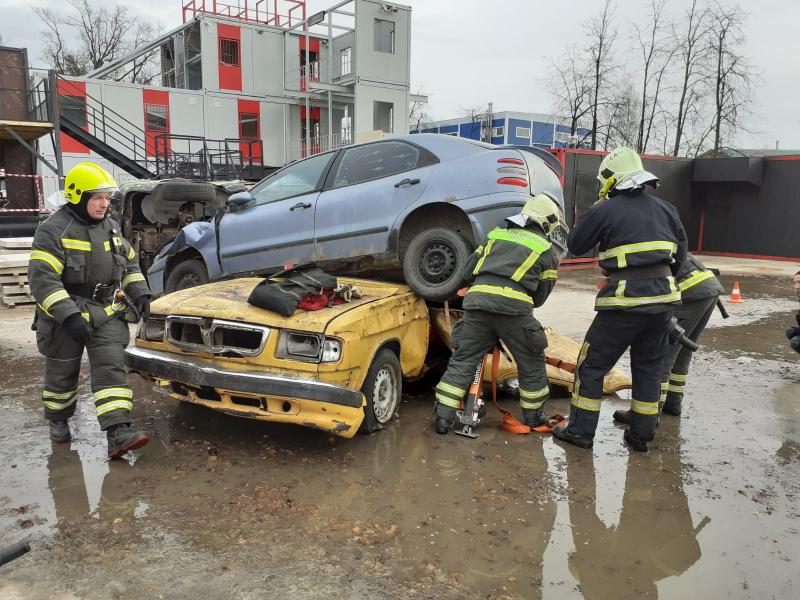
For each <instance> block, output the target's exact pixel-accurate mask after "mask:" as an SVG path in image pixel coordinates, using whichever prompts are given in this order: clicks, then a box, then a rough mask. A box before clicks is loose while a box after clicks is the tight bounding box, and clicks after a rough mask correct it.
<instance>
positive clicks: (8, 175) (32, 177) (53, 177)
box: [0, 169, 64, 180]
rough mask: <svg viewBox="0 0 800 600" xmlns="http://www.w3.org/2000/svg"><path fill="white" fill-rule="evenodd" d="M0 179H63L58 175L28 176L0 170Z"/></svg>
mask: <svg viewBox="0 0 800 600" xmlns="http://www.w3.org/2000/svg"><path fill="white" fill-rule="evenodd" d="M0 177H26V178H29V179H40V180H41V179H64V178H63V177H59V176H58V175H29V174H27V173H3V171H2V169H0Z"/></svg>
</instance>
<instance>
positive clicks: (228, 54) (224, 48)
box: [219, 38, 239, 67]
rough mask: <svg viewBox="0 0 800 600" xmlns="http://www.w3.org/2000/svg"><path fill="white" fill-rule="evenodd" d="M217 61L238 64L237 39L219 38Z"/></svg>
mask: <svg viewBox="0 0 800 600" xmlns="http://www.w3.org/2000/svg"><path fill="white" fill-rule="evenodd" d="M219 62H221V63H222V64H224V65H231V66H233V67H238V66H239V40H231V39H228V38H219Z"/></svg>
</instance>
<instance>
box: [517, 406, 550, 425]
mask: <svg viewBox="0 0 800 600" xmlns="http://www.w3.org/2000/svg"><path fill="white" fill-rule="evenodd" d="M545 421H547V415H546V414H545V412H544V409H543V408H536V409H532V408H523V409H522V422H523V423H525V425H527V426H528V427H539V425H544V423H545Z"/></svg>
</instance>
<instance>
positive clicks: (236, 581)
mask: <svg viewBox="0 0 800 600" xmlns="http://www.w3.org/2000/svg"><path fill="white" fill-rule="evenodd" d="M734 275H735V274H734V273H730V274H729V275H726V277H725V279H724V283H725V284H726V286H727V287H728V289H730V283H731V281H732V278H733V276H734ZM737 278H738V279H740V281H741V283H742V289H743V292H744V294H745V297H746V298H747V302H746V303H745V304H740V305H732V306H731V307H730V311H731V313H732V318H731V319H730V320H729V321H727V322H722V321H721V320H720V319H719V318H718V317H715V318H714V320H713V321H712V322H711V325H710V328H709V330H708V331H707V333H706V336H705V337H704V338H703V340H702V342H703V344H704V348H703V350H702V351H701V353H700V354H699V355H698V356H697V357H696V359H695V362H694V364H693V370H692V373H691V376H690V380H689V385H688V390H689V392H688V396H687V399H686V401H685V403H686V410H685V412H684V415H683V417H682V418H673V417H666V416H665V417H663V418H662V421H661V426H660V427H659V430H658V437H657V440H656V442H655V444H654V449H653V450H652V451H651V452H650V453H649V454H647V455H640V454H635V453H631V452H629V451H628V450H627V449H626V448H625V447H624V446H623V445H622V430H621V429H620V428H618V427H617V426H615V425H614V424H613V422H612V420H611V413H612V412H613V410H615V409H617V408H623V407H626V405H627V402H626V400H625V399H624V398H609V399H607V401H605V402H604V406H603V411H602V415H601V425H600V428H599V431H598V436H597V441H596V443H595V448H594V451H593V452H586V451H582V450H579V449H577V448H572V447H563V446H561V445H559V444H556V443H554V442H553V440H552V439H551V438H550V437H549V436H541V435H533V436H514V435H511V434H508V433H505V432H503V431H501V430H499V429H498V428H497V426H496V424H497V418H496V416H494V415H492V414H491V412H490V418H489V419H488V421H487V422H486V423H484V424H482V426H481V428H480V437H479V438H478V439H477V440H472V441H471V440H467V439H464V438H459V437H456V436H453V435H450V436H446V437H442V436H437V435H436V434H434V433H433V432H432V430H431V428H430V425H429V420H430V415H431V406H432V394H431V392H430V387H428V388H426V387H425V386H416V387H415V388H413V389H411V390H409V392H408V393H407V394H406V395H405V396H404V399H403V403H402V406H401V416H400V419H399V421H398V423H397V424H395V425H394V426H392V427H390V428H388V429H387V430H384V431H382V432H379V433H377V434H374V435H370V436H357V437H356V438H354V439H353V440H343V439H339V438H335V437H331V436H328V435H325V434H323V433H320V432H318V431H313V430H310V429H303V428H295V427H288V426H277V425H270V424H265V423H256V422H251V421H247V420H242V419H237V418H235V417H229V416H224V415H220V414H216V413H214V412H212V411H210V410H206V409H204V408H200V407H195V406H192V405H187V404H181V403H178V402H177V401H175V400H172V399H170V398H167V397H165V396H161V395H159V394H158V393H156V392H154V391H153V390H152V389H151V388H150V387H149V386H147V385H145V384H143V383H142V382H141V381H139V380H137V379H135V378H133V377H132V378H131V381H132V383H133V385H134V390H135V393H136V398H137V405H136V410H135V418H136V421H137V424H138V425H140V426H142V427H145V428H146V429H148V430H149V431H151V432H152V433H153V439H152V442H151V444H150V445H149V446H148V447H146V448H145V449H144V450H142V451H141V452H138V453H136V455H135V456H133V457H131V458H130V460H128V461H116V462H112V463H109V462H107V461H106V460H105V439H104V437H103V436H102V435H101V433H100V432H99V430H98V428H97V424H96V420H95V418H94V415H93V411H92V406H91V401H90V394H89V389H88V381H87V380H85V379H83V380H82V387H81V397H80V399H79V408H78V413H77V415H76V418H75V419H74V420H73V423H72V426H73V432H74V436H75V439H74V441H73V442H72V444H70V445H59V446H52V445H51V444H50V442H49V441H48V439H47V429H46V426H45V423H44V421H43V420H42V417H41V409H40V399H39V394H40V369H41V360H40V359H39V357H38V356H37V355H36V354H35V348H34V346H33V344H32V340H33V337H32V334H31V332H30V331H29V330H28V325H29V319H30V312H23V311H21V310H19V309H16V310H6V311H0V360H2V364H3V367H2V374H0V382H2V390H3V393H2V397H1V398H0V414H1V415H2V418H1V419H0V545H2V546H5V545H9V544H11V543H13V542H16V541H18V540H20V539H23V538H26V537H27V538H29V539H30V540H31V546H32V547H33V550H32V552H31V553H30V554H28V555H26V556H25V557H23V558H21V559H19V560H17V561H15V562H14V563H12V564H9V565H6V566H5V567H0V598H3V599H4V600H17V599H26V600H27V599H34V598H35V599H38V598H48V599H49V598H53V597H59V598H64V599H81V600H83V599H109V598H134V597H136V598H168V599H172V598H175V599H192V600H196V599H197V598H214V599H216V598H220V599H226V600H227V599H231V600H234V599H236V600H245V599H248V600H249V599H262V598H291V599H294V598H303V599H305V598H325V599H331V598H343V599H344V598H347V599H361V598H363V599H367V598H370V599H372V598H387V599H388V598H401V597H402V598H437V599H438V598H540V597H541V598H592V599H594V598H609V599H622V598H657V597H658V598H758V599H765V598H796V597H797V588H798V585H799V584H800V403H799V402H800V356H798V355H796V354H794V353H793V352H792V351H791V350H790V349H789V348H788V344H787V342H786V339H785V338H784V337H783V330H784V329H785V328H786V327H787V326H788V325H789V324H790V322H791V320H792V311H793V310H796V309H797V302H796V301H792V299H791V297H790V293H791V291H790V279H787V278H786V277H777V276H752V275H748V276H737ZM595 280H596V275H595V274H594V273H593V272H587V271H581V272H570V273H566V274H565V275H564V276H563V278H562V281H561V282H560V283H559V287H558V288H557V291H556V294H555V296H554V297H553V300H551V301H550V303H549V304H548V306H546V307H545V309H544V310H542V311H541V312H540V313H539V316H540V318H541V319H542V320H543V321H544V322H545V323H547V324H549V325H552V326H554V327H556V328H557V329H560V330H561V331H564V332H565V333H567V334H569V335H572V336H575V337H577V338H579V337H580V336H581V335H582V333H583V331H585V328H586V325H587V324H588V322H589V320H590V319H591V317H592V311H591V297H592V295H593V291H594V285H593V284H594V282H595ZM623 366H624V364H623ZM504 403H505V404H506V405H507V406H508V407H510V408H512V410H518V409H517V408H516V407H514V406H513V405H514V402H513V400H512V399H510V398H508V399H506V400H505V402H504ZM548 410H549V411H550V412H561V413H566V412H567V411H568V400H567V399H566V398H565V397H561V398H558V399H555V400H553V401H551V403H550V405H549V406H548Z"/></svg>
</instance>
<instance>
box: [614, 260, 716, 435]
mask: <svg viewBox="0 0 800 600" xmlns="http://www.w3.org/2000/svg"><path fill="white" fill-rule="evenodd" d="M675 280H676V282H677V284H678V289H679V290H680V292H681V304H680V305H678V306H676V307H675V309H674V313H673V316H675V318H677V319H678V325H680V326H681V327H682V328H683V329H685V330H686V337H688V338H689V339H690V340H692V341H693V342H696V341H697V340H698V338H699V337H700V334H702V333H703V330H704V329H705V328H706V325H707V324H708V320H709V319H710V318H711V314H712V313H713V312H714V309H715V308H716V306H717V300H718V298H719V295H720V294H723V293H725V289H724V288H723V287H722V284H721V283H720V282H719V280H718V279H717V278H716V276H715V275H714V273H712V272H711V271H710V270H708V269H706V267H705V265H703V263H701V262H700V261H699V260H698V259H697V258H695V257H694V256H692V255H691V254H689V256H688V258H687V260H686V262H685V263H684V266H683V268H682V269H681V270H680V271H678V274H677V276H676V277H675ZM693 354H694V352H692V351H691V350H690V349H689V348H687V347H685V346H683V345H682V344H679V343H677V342H676V343H674V344H673V345H671V346H670V347H669V351H668V352H667V356H666V358H665V359H664V365H663V367H662V370H661V396H660V398H659V404H660V407H661V411H660V412H664V413H666V414H668V415H673V416H676V417H677V416H678V415H680V414H681V402H682V401H683V393H684V390H685V388H686V382H687V380H688V375H689V364H690V363H691V361H692V355H693ZM630 417H631V415H630V411H629V410H618V411H615V412H614V420H615V421H619V422H620V423H630Z"/></svg>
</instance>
